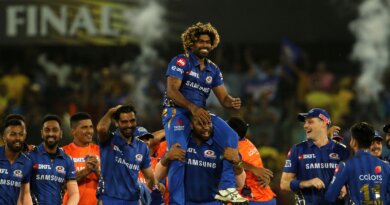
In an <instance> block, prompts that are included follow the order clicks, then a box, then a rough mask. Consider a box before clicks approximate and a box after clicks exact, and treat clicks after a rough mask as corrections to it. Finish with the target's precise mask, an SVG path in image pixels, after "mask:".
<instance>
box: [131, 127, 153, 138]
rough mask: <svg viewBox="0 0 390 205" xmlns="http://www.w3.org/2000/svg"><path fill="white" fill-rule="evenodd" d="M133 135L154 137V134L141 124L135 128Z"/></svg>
mask: <svg viewBox="0 0 390 205" xmlns="http://www.w3.org/2000/svg"><path fill="white" fill-rule="evenodd" d="M133 136H135V137H137V138H153V135H152V134H151V133H150V132H149V131H148V130H147V129H146V128H144V127H141V126H138V127H136V128H135V131H134V133H133Z"/></svg>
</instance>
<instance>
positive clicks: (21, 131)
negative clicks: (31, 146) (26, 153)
mask: <svg viewBox="0 0 390 205" xmlns="http://www.w3.org/2000/svg"><path fill="white" fill-rule="evenodd" d="M25 138H26V131H25V128H24V127H23V126H20V125H11V126H9V127H7V128H6V129H5V132H4V136H3V139H4V143H5V146H6V147H8V148H9V149H10V150H11V151H12V152H15V153H17V152H20V151H22V149H23V143H24V139H25Z"/></svg>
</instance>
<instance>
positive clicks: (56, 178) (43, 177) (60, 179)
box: [35, 174, 65, 183]
mask: <svg viewBox="0 0 390 205" xmlns="http://www.w3.org/2000/svg"><path fill="white" fill-rule="evenodd" d="M35 179H36V180H44V181H53V182H58V183H64V181H65V179H64V178H63V177H59V176H56V175H51V174H37V175H36V177H35Z"/></svg>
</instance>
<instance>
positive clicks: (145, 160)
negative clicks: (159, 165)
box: [140, 144, 151, 169]
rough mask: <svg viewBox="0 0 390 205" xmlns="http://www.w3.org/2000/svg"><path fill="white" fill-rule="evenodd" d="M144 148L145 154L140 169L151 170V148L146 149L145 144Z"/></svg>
mask: <svg viewBox="0 0 390 205" xmlns="http://www.w3.org/2000/svg"><path fill="white" fill-rule="evenodd" d="M143 146H144V148H145V151H144V152H143V155H144V156H143V159H142V162H141V166H140V169H146V168H149V167H150V166H151V164H150V163H151V159H150V153H149V152H150V151H149V148H147V147H146V144H143Z"/></svg>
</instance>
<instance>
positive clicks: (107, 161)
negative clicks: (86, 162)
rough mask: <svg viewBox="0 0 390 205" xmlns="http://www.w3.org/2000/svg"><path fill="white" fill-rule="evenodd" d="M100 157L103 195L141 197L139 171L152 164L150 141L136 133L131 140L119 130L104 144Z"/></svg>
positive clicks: (127, 199)
mask: <svg viewBox="0 0 390 205" xmlns="http://www.w3.org/2000/svg"><path fill="white" fill-rule="evenodd" d="M100 159H101V161H100V163H101V164H100V165H101V179H100V180H99V187H98V195H99V197H105V196H107V197H109V198H116V199H119V200H124V201H135V200H138V199H139V196H140V188H139V186H138V172H139V171H140V170H142V169H146V168H149V167H150V166H151V165H150V161H151V160H150V155H149V149H148V147H147V145H146V144H145V143H143V142H142V141H140V140H138V139H135V138H134V137H133V139H132V141H131V143H130V144H128V143H127V142H126V141H125V140H124V139H123V138H122V137H121V136H120V133H119V130H116V131H115V132H114V133H110V138H109V139H108V140H107V142H104V143H101V144H100Z"/></svg>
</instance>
